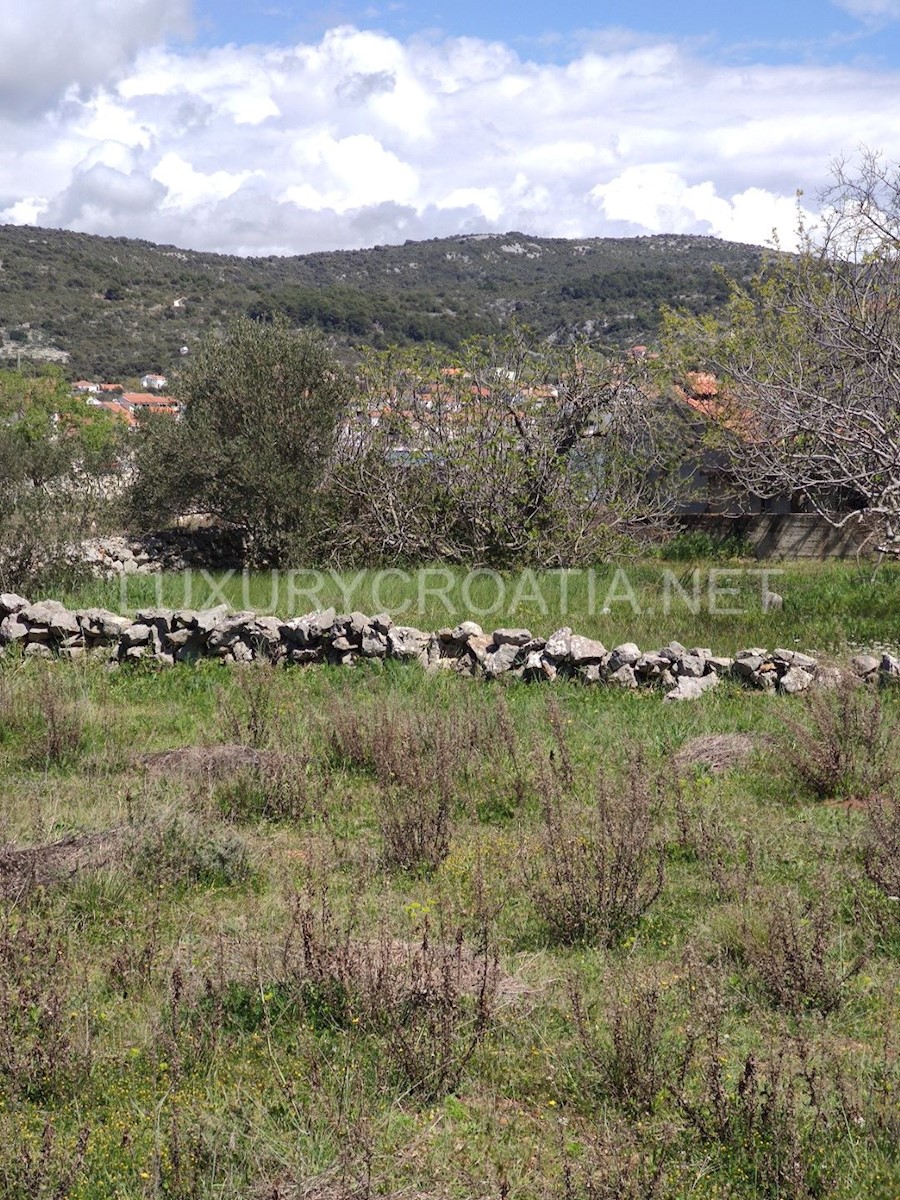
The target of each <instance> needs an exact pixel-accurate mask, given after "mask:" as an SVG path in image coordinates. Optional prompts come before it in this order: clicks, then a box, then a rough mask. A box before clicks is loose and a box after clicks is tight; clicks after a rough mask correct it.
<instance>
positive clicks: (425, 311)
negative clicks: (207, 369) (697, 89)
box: [0, 226, 760, 381]
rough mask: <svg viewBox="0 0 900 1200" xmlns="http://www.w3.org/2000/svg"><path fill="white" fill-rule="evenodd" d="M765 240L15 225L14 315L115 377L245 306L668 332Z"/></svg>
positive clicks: (40, 346) (395, 329)
mask: <svg viewBox="0 0 900 1200" xmlns="http://www.w3.org/2000/svg"><path fill="white" fill-rule="evenodd" d="M759 256H760V251H759V250H758V249H757V248H756V247H753V246H741V245H737V244H735V243H730V242H721V241H717V240H716V239H714V238H700V237H673V236H664V237H645V238H605V239H604V238H584V239H581V240H579V241H577V242H572V241H567V240H565V239H562V238H531V237H527V236H526V235H524V234H521V233H511V234H498V235H492V236H489V237H465V236H459V237H452V238H437V239H434V240H432V241H427V242H408V243H406V245H403V246H378V247H375V248H373V249H368V250H354V251H336V252H333V253H327V254H308V255H302V256H298V257H291V258H278V257H269V258H237V257H234V256H229V255H219V254H204V253H199V252H196V251H191V250H177V249H175V248H174V247H172V246H155V245H152V244H150V243H148V242H140V241H135V240H132V239H127V238H100V237H93V236H91V235H89V234H81V233H72V232H69V231H65V230H55V229H41V230H35V229H33V228H25V227H17V226H3V227H0V257H2V258H3V261H4V270H3V273H2V277H0V304H2V312H3V314H4V315H3V317H2V318H0V320H3V321H5V322H6V323H8V324H14V325H18V326H22V325H24V324H25V322H28V323H29V325H30V337H29V342H28V352H29V353H40V352H42V351H43V350H44V349H46V348H47V346H48V345H51V344H55V345H58V346H60V347H62V348H63V349H64V350H66V351H68V352H69V353H70V354H71V359H70V361H69V367H70V369H71V371H72V372H73V374H74V377H78V376H86V377H88V378H95V377H100V378H106V379H108V380H110V381H114V380H115V381H122V380H123V379H124V378H125V377H127V376H139V375H140V374H141V373H142V372H143V371H145V370H147V369H148V368H155V369H158V370H163V371H164V372H166V373H167V374H169V373H171V372H172V370H173V369H174V368H175V367H176V366H179V365H180V364H181V362H182V359H181V355H180V350H181V347H182V346H183V345H186V346H188V347H189V348H190V349H191V350H193V349H194V348H195V347H196V346H197V344H198V343H199V342H200V341H201V340H202V338H203V337H204V336H205V335H206V334H207V333H208V332H209V331H210V330H215V329H221V328H222V327H224V326H226V325H227V324H228V322H229V321H230V320H231V319H233V318H235V317H237V316H239V315H242V314H244V315H250V316H253V317H255V318H258V319H263V320H265V319H268V318H269V317H270V316H272V315H273V314H276V313H282V314H285V315H286V316H287V317H288V318H289V319H290V320H292V321H297V322H298V323H302V324H309V325H312V326H314V327H318V328H320V329H322V330H324V331H326V332H328V333H329V335H330V336H333V337H335V338H336V339H337V340H339V341H340V342H341V343H343V344H345V345H349V346H355V345H360V344H366V345H372V346H375V347H377V348H384V347H386V346H388V345H390V344H398V345H415V344H421V343H422V342H425V341H430V342H434V343H436V344H439V345H442V346H446V347H449V348H456V347H457V346H459V345H460V344H461V343H462V342H463V341H464V340H465V339H466V338H470V337H473V336H477V335H483V334H488V333H496V332H499V331H501V330H502V329H503V328H505V327H507V326H508V325H509V323H510V322H511V321H517V322H519V323H526V324H528V325H529V326H531V327H532V328H533V329H535V331H536V332H537V333H538V334H539V335H540V336H541V337H547V338H549V337H556V338H559V339H560V340H563V341H565V340H568V339H569V338H571V337H572V336H573V335H574V334H576V333H591V334H593V335H594V336H598V337H601V338H602V339H603V340H604V341H606V342H609V343H612V344H616V345H619V346H623V347H627V346H630V345H632V344H633V343H635V342H641V341H643V342H646V341H649V340H650V339H651V338H652V337H654V336H655V333H656V330H657V327H658V321H659V317H658V310H659V305H660V303H668V304H670V305H672V306H679V307H681V306H684V307H686V308H688V309H690V310H691V311H694V312H705V311H707V310H708V309H709V308H710V307H712V308H714V309H715V308H717V307H720V305H721V284H720V282H719V281H718V280H717V278H716V277H715V276H714V274H713V268H714V266H715V265H717V264H722V265H724V266H725V267H726V268H727V269H728V272H729V274H730V275H732V276H734V277H736V278H739V279H741V278H744V277H746V276H747V275H749V274H750V273H752V272H753V271H754V270H755V269H756V267H757V265H758V262H759ZM108 296H109V297H113V296H114V297H116V298H115V299H111V298H107V297H108ZM176 301H178V305H177V307H176V305H175V302H176ZM22 346H23V351H24V349H25V345H24V343H23V344H22Z"/></svg>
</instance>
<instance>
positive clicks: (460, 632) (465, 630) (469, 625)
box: [450, 621, 484, 642]
mask: <svg viewBox="0 0 900 1200" xmlns="http://www.w3.org/2000/svg"><path fill="white" fill-rule="evenodd" d="M473 637H479V638H480V637H484V630H483V629H482V628H481V626H480V625H479V624H478V623H477V622H476V621H463V622H462V624H460V625H457V626H456V628H455V629H453V630H452V631H451V633H450V638H451V639H452V640H453V641H454V642H468V640H469V639H470V638H473Z"/></svg>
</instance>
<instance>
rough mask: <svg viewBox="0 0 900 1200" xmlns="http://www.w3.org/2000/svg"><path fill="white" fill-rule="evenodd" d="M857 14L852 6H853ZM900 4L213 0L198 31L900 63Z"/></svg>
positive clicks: (538, 51) (539, 50) (556, 53)
mask: <svg viewBox="0 0 900 1200" xmlns="http://www.w3.org/2000/svg"><path fill="white" fill-rule="evenodd" d="M854 8H855V9H856V11H855V13H854V12H853V11H852V10H853V9H854ZM848 10H851V11H848ZM898 16H900V5H898V4H893V3H891V0H858V3H857V4H856V5H854V4H853V3H852V0H849V2H848V4H847V5H846V6H841V5H839V4H837V3H832V2H831V0H782V2H779V0H756V2H755V3H743V4H725V3H710V2H709V0H680V2H679V0H674V2H673V0H632V2H631V3H629V4H627V5H623V4H622V3H620V2H617V3H609V2H605V3H589V2H588V0H578V2H575V3H572V2H570V3H567V4H565V5H564V6H558V7H556V8H551V6H549V5H547V4H546V3H536V2H535V0H528V2H524V3H510V2H509V0H506V2H500V0H493V2H491V3H479V2H478V0H457V2H455V3H451V2H449V0H428V2H427V3H424V4H404V3H401V2H400V0H396V2H385V0H374V2H373V3H371V4H359V3H356V2H354V0H334V2H333V3H324V4H316V3H306V4H297V3H290V2H289V0H253V2H251V3H246V4H245V3H240V2H239V0H206V2H205V3H203V4H201V5H200V6H199V7H198V9H197V15H196V31H195V37H196V40H197V41H198V42H200V43H201V44H204V45H217V44H221V43H222V42H228V41H233V42H237V43H238V44H241V45H243V44H247V43H249V42H255V41H275V42H282V41H293V40H303V39H305V38H310V37H317V36H320V35H321V34H322V33H323V32H324V31H325V30H327V29H329V28H332V27H333V26H335V25H338V24H351V25H355V26H357V27H358V28H360V29H377V30H384V31H385V32H388V33H390V34H393V35H394V36H397V37H408V36H410V35H411V34H416V33H419V34H421V33H426V34H428V35H430V36H432V37H441V36H451V37H461V36H470V37H479V38H487V39H494V40H499V41H503V42H507V43H509V44H511V45H513V46H515V47H517V48H518V49H519V50H520V51H521V52H522V53H523V54H526V55H527V56H529V57H533V58H535V59H538V60H542V61H546V60H555V61H559V60H561V59H564V58H567V57H569V56H570V55H571V54H572V53H573V52H577V49H578V48H579V47H583V46H584V45H585V44H586V43H591V42H593V41H597V42H598V43H599V44H603V43H604V42H607V41H609V40H610V38H611V37H616V38H619V37H622V36H624V37H626V38H627V37H628V36H629V35H632V36H634V37H644V38H646V37H649V38H665V39H668V38H671V39H677V40H690V41H691V42H692V43H693V44H694V46H695V47H696V48H697V50H698V52H699V53H701V54H703V56H704V57H709V58H710V59H711V60H713V61H716V60H718V61H723V60H726V61H731V62H745V63H749V62H764V63H778V62H785V61H791V60H794V61H811V60H812V61H817V62H823V63H837V62H850V63H852V62H859V61H863V62H865V61H869V62H872V63H876V64H894V65H897V64H898V63H900V28H898V27H900V21H898Z"/></svg>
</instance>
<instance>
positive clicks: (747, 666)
mask: <svg viewBox="0 0 900 1200" xmlns="http://www.w3.org/2000/svg"><path fill="white" fill-rule="evenodd" d="M764 662H765V659H764V658H763V657H762V656H761V655H759V654H750V653H748V652H747V651H741V652H740V653H739V654H737V655H736V656H735V660H734V663H733V664H732V667H731V670H732V674H734V675H736V676H737V677H738V678H739V679H753V678H754V677H755V676H756V675H758V674H759V670H760V668H761V667H762V665H763V663H764Z"/></svg>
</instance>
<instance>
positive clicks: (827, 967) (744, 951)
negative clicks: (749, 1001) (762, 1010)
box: [740, 893, 863, 1016]
mask: <svg viewBox="0 0 900 1200" xmlns="http://www.w3.org/2000/svg"><path fill="white" fill-rule="evenodd" d="M835 932H836V919H835V912H834V909H833V907H832V906H831V905H830V904H829V903H828V901H827V899H826V898H825V897H824V896H823V895H819V896H818V897H817V898H816V899H815V900H814V901H811V902H808V903H805V904H803V903H801V902H800V901H799V899H798V898H797V897H796V896H795V895H793V894H791V893H783V894H781V895H779V896H777V897H776V898H775V899H774V900H773V901H772V902H771V904H770V905H769V907H768V909H767V910H766V911H765V912H764V914H763V916H762V918H761V920H759V921H750V920H745V922H744V925H743V929H742V934H741V944H740V954H741V957H742V958H743V959H744V961H745V962H746V964H747V965H748V966H749V968H750V970H751V972H752V974H753V976H754V978H755V979H756V981H757V982H758V983H759V985H760V986H761V987H762V989H763V991H764V992H765V994H766V995H767V996H768V998H769V999H770V1000H771V1001H772V1003H773V1004H775V1005H777V1006H778V1007H779V1008H784V1009H786V1010H787V1011H789V1012H792V1013H795V1014H796V1013H800V1012H803V1011H804V1010H805V1009H815V1010H816V1011H817V1012H819V1013H821V1014H822V1015H823V1016H825V1015H827V1014H828V1013H830V1012H834V1011H835V1010H836V1009H838V1008H840V1006H841V1004H842V1003H843V1000H844V993H845V985H846V983H847V982H848V980H849V979H851V978H852V977H853V975H855V974H856V973H857V972H858V971H859V970H860V968H861V967H862V965H863V959H861V958H857V959H856V960H855V961H853V962H851V964H850V965H849V966H847V967H846V968H845V967H844V966H843V965H842V964H841V962H840V960H839V958H838V956H837V954H836V946H835V943H836V940H837V939H836V936H835Z"/></svg>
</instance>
